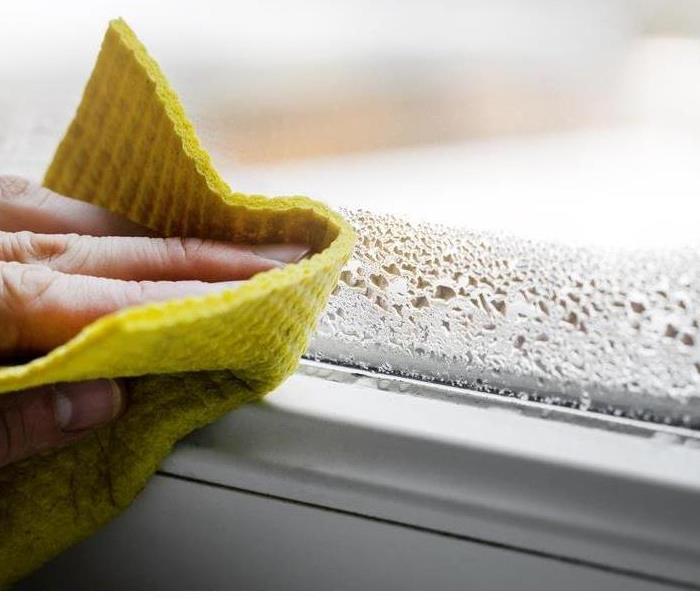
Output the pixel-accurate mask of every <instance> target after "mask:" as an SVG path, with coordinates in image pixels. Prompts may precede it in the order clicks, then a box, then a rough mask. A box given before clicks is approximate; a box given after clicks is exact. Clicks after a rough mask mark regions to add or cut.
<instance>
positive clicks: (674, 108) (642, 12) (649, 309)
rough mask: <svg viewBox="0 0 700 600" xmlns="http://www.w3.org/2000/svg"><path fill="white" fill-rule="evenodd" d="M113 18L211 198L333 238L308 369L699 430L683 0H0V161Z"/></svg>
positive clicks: (55, 113)
mask: <svg viewBox="0 0 700 600" xmlns="http://www.w3.org/2000/svg"><path fill="white" fill-rule="evenodd" d="M120 15H121V16H123V17H124V18H126V20H127V21H128V22H129V23H130V25H131V26H132V27H133V28H134V29H135V30H136V32H137V34H138V35H139V36H140V37H141V38H142V39H143V40H144V42H145V43H146V44H147V46H148V47H149V49H150V50H151V51H152V54H153V55H154V56H155V57H156V58H157V60H158V61H159V62H160V63H161V65H162V67H163V69H164V71H165V72H166V74H167V76H168V77H169V78H170V79H171V81H172V83H173V85H174V87H175V88H176V89H177V90H178V92H179V93H180V94H181V96H182V98H183V101H184V103H185V106H186V108H187V110H188V113H189V114H190V115H191V116H192V118H193V120H194V122H195V125H196V127H197V130H198V132H199V134H200V137H201V138H202V140H203V143H204V145H205V147H207V148H208V149H210V150H211V151H212V154H213V156H214V159H215V162H216V164H217V166H218V167H219V168H220V170H221V171H222V172H223V173H224V174H225V176H226V178H227V179H228V180H229V181H230V183H231V185H232V186H233V187H234V188H236V189H239V190H241V191H246V192H259V193H266V194H269V195H276V194H292V193H300V194H306V195H310V196H313V197H316V198H319V199H322V200H325V201H327V202H329V203H331V204H332V205H334V206H336V207H338V208H341V209H343V210H344V212H345V214H346V215H347V217H348V219H349V220H350V221H351V222H352V223H353V225H354V226H355V227H356V229H357V231H358V234H359V243H358V246H357V250H356V253H355V256H354V257H353V260H352V262H351V263H350V264H349V265H348V267H347V269H346V270H345V271H344V272H343V274H342V277H341V283H340V285H339V287H338V290H337V291H336V293H335V294H334V296H333V298H332V300H331V304H330V306H329V309H328V311H327V313H326V314H325V316H324V317H323V318H322V320H321V323H320V327H319V330H318V333H317V334H316V336H315V338H314V340H313V342H312V344H311V347H310V349H309V356H310V357H313V358H317V359H319V360H326V361H331V362H338V363H342V364H346V365H350V366H355V367H359V368H365V369H371V370H379V371H386V372H391V373H393V374H399V375H404V376H410V377H415V378H420V379H426V380H430V381H440V382H443V383H448V384H450V385H456V386H467V387H476V388H479V389H488V390H491V391H496V392H499V393H502V394H515V395H520V396H522V397H527V398H530V399H533V400H537V401H544V402H551V403H563V404H566V405H571V406H578V407H581V408H587V409H595V410H605V411H610V412H613V413H616V414H624V415H628V416H633V417H638V418H643V419H649V420H658V421H665V422H671V423H674V424H680V425H685V426H693V427H697V426H700V333H699V326H698V320H699V319H700V278H699V276H698V275H699V273H698V269H699V268H700V267H699V266H698V265H700V261H699V260H698V259H699V258H700V256H699V253H700V241H699V238H698V223H699V222H700V203H699V202H698V198H700V169H698V168H697V164H698V156H700V76H699V75H700V41H699V40H698V34H699V33H700V5H698V4H696V3H690V2H682V1H650V2H644V3H642V2H639V3H631V2H627V1H623V0H605V1H603V0H600V1H597V0H594V1H590V0H573V1H570V2H566V3H563V2H556V1H553V0H549V1H548V0H533V1H531V2H527V3H524V2H518V1H515V0H496V1H494V0H489V1H481V0H477V1H475V2H461V1H457V0H454V1H450V0H441V1H430V2H428V1H426V2H399V1H395V0H379V1H370V0H360V1H354V2H345V1H339V0H336V1H321V0H308V1H304V2H295V3H290V2H283V1H281V0H277V1H273V0H264V1H255V2H253V1H252V0H251V1H238V2H226V3H222V2H214V1H201V2H197V3H196V5H195V4H193V3H191V2H160V1H154V2H149V3H139V2H134V3H125V2H123V1H122V2H109V1H102V2H99V1H98V2H93V3H91V6H90V9H89V10H87V9H86V8H85V6H84V4H83V3H79V2H73V3H71V2H67V3H65V2H64V3H60V4H58V3H55V2H51V1H48V0H47V1H38V0H26V1H25V2H22V3H19V2H13V3H4V4H3V5H2V6H0V20H2V22H3V23H5V24H6V27H5V28H4V30H3V36H2V37H1V38H0V55H2V56H4V57H6V60H3V61H0V81H2V88H1V89H0V167H1V168H2V170H3V171H5V172H15V173H18V174H23V175H27V176H31V177H36V178H38V177H40V176H41V173H42V171H43V169H44V167H45V165H46V164H48V161H49V159H50V156H51V152H52V151H53V148H54V147H55V144H56V143H57V141H58V139H60V136H61V134H62V132H63V130H64V128H65V126H66V125H67V123H68V121H69V120H70V117H71V115H72V112H73V111H74V109H75V106H76V104H77V102H78V100H79V98H80V93H81V91H82V87H83V85H84V82H85V79H86V77H87V76H88V74H89V72H90V69H91V67H92V64H93V61H94V57H95V55H96V52H97V49H98V46H99V43H100V40H101V37H102V35H103V32H104V29H105V26H106V22H107V20H108V19H110V18H114V17H115V16H120ZM59 23H60V26H59V25H57V24H59Z"/></svg>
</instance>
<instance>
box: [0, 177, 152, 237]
mask: <svg viewBox="0 0 700 600" xmlns="http://www.w3.org/2000/svg"><path fill="white" fill-rule="evenodd" d="M0 230H2V231H34V232H36V233H71V232H72V233H81V234H85V235H124V236H132V235H142V236H149V235H154V232H153V231H152V230H150V229H148V228H146V227H142V226H141V225H137V224H136V223H133V222H132V221H129V220H128V219H125V218H124V217H120V216H118V215H115V214H113V213H110V212H109V211H108V210H106V209H104V208H101V207H99V206H94V205H92V204H88V203H87V202H81V201H80V200H73V199H72V198H66V197H65V196H61V195H60V194H56V193H55V192H52V191H51V190H47V189H46V188H43V187H41V186H39V185H37V184H35V183H32V182H30V181H28V180H26V179H24V178H23V177H16V176H14V175H3V176H0Z"/></svg>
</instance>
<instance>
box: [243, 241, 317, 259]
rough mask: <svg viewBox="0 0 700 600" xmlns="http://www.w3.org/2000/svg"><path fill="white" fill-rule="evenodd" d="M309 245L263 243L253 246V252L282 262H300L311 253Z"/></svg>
mask: <svg viewBox="0 0 700 600" xmlns="http://www.w3.org/2000/svg"><path fill="white" fill-rule="evenodd" d="M309 250H310V249H309V247H308V246H302V245H301V244H261V245H259V246H253V252H254V253H255V254H257V255H258V256H261V257H262V258H267V259H268V260H274V261H277V262H281V263H295V262H299V261H300V260H301V259H302V258H304V257H305V256H306V255H307V254H308V253H309Z"/></svg>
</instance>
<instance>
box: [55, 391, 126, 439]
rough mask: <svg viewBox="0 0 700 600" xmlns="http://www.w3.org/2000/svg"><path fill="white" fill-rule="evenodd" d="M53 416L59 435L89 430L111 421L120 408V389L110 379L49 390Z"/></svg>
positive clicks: (122, 398) (122, 400)
mask: <svg viewBox="0 0 700 600" xmlns="http://www.w3.org/2000/svg"><path fill="white" fill-rule="evenodd" d="M53 399H54V415H55V416H56V423H57V424H58V426H59V427H60V429H61V430H62V431H65V432H74V431H82V430H85V429H93V428H95V427H99V426H100V425H105V424H106V423H109V422H110V421H111V420H112V419H114V418H115V417H116V416H117V415H118V414H119V413H120V412H121V411H122V408H123V405H124V397H123V393H122V390H121V388H120V387H119V385H118V384H117V382H116V381H114V380H113V379H96V380H95V381H85V382H79V383H58V384H56V385H54V386H53Z"/></svg>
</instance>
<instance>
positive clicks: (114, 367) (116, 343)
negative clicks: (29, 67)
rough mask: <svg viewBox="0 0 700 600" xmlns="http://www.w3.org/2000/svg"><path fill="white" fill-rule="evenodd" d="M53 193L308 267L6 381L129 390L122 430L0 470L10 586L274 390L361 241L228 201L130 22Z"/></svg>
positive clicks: (141, 320)
mask: <svg viewBox="0 0 700 600" xmlns="http://www.w3.org/2000/svg"><path fill="white" fill-rule="evenodd" d="M44 185H45V186H46V187H49V188H51V189H53V190H54V191H56V192H59V193H61V194H64V195H66V196H71V197H74V198H78V199H81V200H85V201H88V202H92V203H94V204H97V205H100V206H104V207H106V208H108V209H109V210H111V211H113V212H115V213H118V214H121V215H124V216H126V217H128V218H129V219H131V220H133V221H135V222H137V223H140V224H142V225H145V226H147V227H150V228H152V229H154V230H156V231H158V232H159V233H161V234H162V235H165V236H195V237H203V238H209V239H224V240H235V241H237V242H241V243H279V242H295V243H303V244H307V245H310V246H311V247H312V249H313V254H312V255H311V256H310V257H309V258H307V259H304V260H303V261H301V262H300V263H298V264H291V265H289V266H286V267H285V268H283V269H275V270H273V271H267V272H265V273H261V274H259V275H256V276H255V277H253V278H252V279H251V280H250V281H249V282H247V283H245V284H243V285H242V286H240V287H239V288H236V289H232V290H225V291H222V292H218V293H215V294H211V295H207V296H202V297H197V298H185V299H180V300H173V301H169V302H162V303H157V304H150V305H146V306H141V307H135V308H131V309H128V310H124V311H121V312H119V313H115V314H112V315H108V316H106V317H103V318H101V319H100V320H98V321H96V322H95V323H93V324H92V325H90V326H88V327H87V328H85V329H84V330H83V331H82V332H81V333H80V334H79V335H77V336H76V337H75V338H73V339H72V340H70V341H69V342H68V343H66V344H64V345H63V346H61V347H59V348H57V349H55V350H54V351H52V352H50V353H49V354H47V355H46V356H43V357H41V358H38V359H36V360H34V361H32V362H30V363H27V364H24V365H19V366H11V367H4V368H0V393H4V392H9V391H15V390H20V389H24V388H29V387H34V386H38V385H44V384H50V383H55V382H59V381H78V380H86V379H93V378H99V377H128V378H129V379H128V380H127V386H128V391H129V395H130V406H129V410H128V412H127V413H126V415H124V417H123V418H121V419H120V420H119V421H118V422H117V423H115V424H114V425H111V426H109V427H106V428H104V429H102V430H100V431H98V432H95V433H93V434H91V435H90V436H89V437H87V438H85V439H84V440H81V441H80V442H79V443H78V444H76V445H74V446H70V447H67V448H64V449H60V450H57V451H54V452H53V453H50V454H48V455H44V456H39V457H34V458H31V459H28V460H25V461H22V462H21V463H17V464H14V465H10V466H8V467H5V468H3V469H0V585H8V584H10V583H11V582H12V581H15V580H17V579H18V578H20V577H22V576H24V575H26V574H27V573H29V572H31V571H32V570H33V569H35V568H36V567H38V566H39V565H40V564H41V563H43V562H44V561H46V560H48V559H49V558H51V557H52V556H54V555H56V554H57V553H59V552H61V551H62V550H63V549H65V548H67V547H68V546H70V545H71V544H73V543H75V542H77V541H79V540H80V539H83V538H84V537H86V536H87V535H90V534H91V533H93V532H94V531H95V530H96V529H97V528H99V527H100V526H102V525H103V524H105V523H106V522H108V521H109V520H110V519H112V518H113V517H114V516H116V515H117V514H118V513H119V512H120V511H122V510H123V509H124V508H125V507H126V506H128V505H129V504H130V503H131V501H132V500H133V498H134V497H135V496H136V494H138V492H139V491H140V490H141V489H142V488H143V486H144V485H145V483H146V481H147V480H148V478H149V477H150V476H151V475H152V474H153V473H154V472H155V470H156V469H157V467H158V464H159V463H160V461H161V460H162V459H163V458H164V457H165V456H166V455H167V454H168V452H169V451H170V449H171V448H172V445H173V444H174V443H175V442H176V441H177V440H178V439H180V438H181V437H183V436H184V435H186V434H187V433H189V432H190V431H192V430H193V429H195V428H197V427H201V426H203V425H205V424H206V423H209V422H211V421H212V420H214V419H216V418H217V417H219V416H220V415H222V414H224V413H226V412H227V411H229V410H231V409H232V408H235V407H236V406H239V405H240V404H242V403H244V402H248V401H252V400H255V399H258V398H260V397H261V396H262V395H264V394H265V393H266V392H268V391H270V390H272V389H273V388H275V387H276V386H277V385H279V384H280V383H281V382H282V381H283V380H284V379H285V378H286V377H287V376H288V375H289V374H290V373H291V372H292V371H293V370H294V368H295V366H296V364H297V363H298V360H299V357H300V356H301V355H302V353H303V351H304V350H305V348H306V345H307V343H308V339H309V336H310V333H311V332H312V330H313V328H314V326H315V323H316V320H317V319H318V316H319V314H320V312H321V310H322V309H323V306H324V305H325V303H326V301H327V299H328V296H329V295H330V293H331V291H332V290H333V288H334V287H335V285H336V283H337V278H338V275H339V272H340V268H341V266H342V265H343V264H344V263H345V262H346V260H347V259H348V258H349V255H350V252H351V250H352V245H353V242H354V233H353V231H352V229H351V228H350V227H349V226H348V225H347V224H346V222H345V221H344V220H343V219H342V218H341V217H340V216H339V215H338V214H336V213H335V212H333V211H332V210H330V209H328V208H327V207H326V206H324V205H323V204H321V203H318V202H315V201H313V200H309V199H308V198H304V197H297V196H295V197H283V198H272V199H269V198H265V197H262V196H248V195H244V194H240V193H235V192H232V191H231V189H230V188H229V187H228V185H227V184H226V183H225V182H224V181H223V180H222V179H221V177H220V176H219V175H218V174H217V172H216V171H215V169H214V168H213V166H212V164H211V161H210V158H209V156H208V154H207V153H206V152H205V151H204V150H203V148H202V147H201V145H200V143H199V140H198V139H197V137H196V135H195V132H194V129H193V127H192V125H191V123H190V122H189V121H188V119H187V118H186V116H185V113H184V110H183V108H182V106H181V104H180V102H179V100H178V98H177V96H176V95H175V93H174V92H173V91H172V89H171V88H170V86H169V85H168V83H167V81H166V79H165V77H164V76H163V74H162V73H161V71H160V68H159V67H158V65H157V64H156V62H155V61H154V60H153V59H152V58H151V57H150V56H149V55H148V53H147V52H146V50H145V48H144V47H143V45H142V44H141V43H140V42H139V41H138V39H137V38H136V36H135V35H134V33H133V32H132V31H131V30H130V29H129V27H128V26H127V25H126V23H125V22H124V21H122V20H116V21H112V22H111V23H110V25H109V28H108V30H107V33H106V35H105V38H104V41H103V43H102V48H101V50H100V54H99V56H98V59H97V63H96V65H95V68H94V70H93V73H92V75H91V77H90V80H89V82H88V84H87V86H86V88H85V92H84V95H83V99H82V102H81V104H80V106H79V108H78V110H77V113H76V115H75V118H74V119H73V121H72V123H71V124H70V127H69V129H68V131H67V133H66V135H65V137H64V139H63V141H62V142H61V143H60V145H59V147H58V149H57V151H56V154H55V156H54V159H53V161H52V163H51V165H50V167H49V169H48V171H47V173H46V177H45V180H44Z"/></svg>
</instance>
